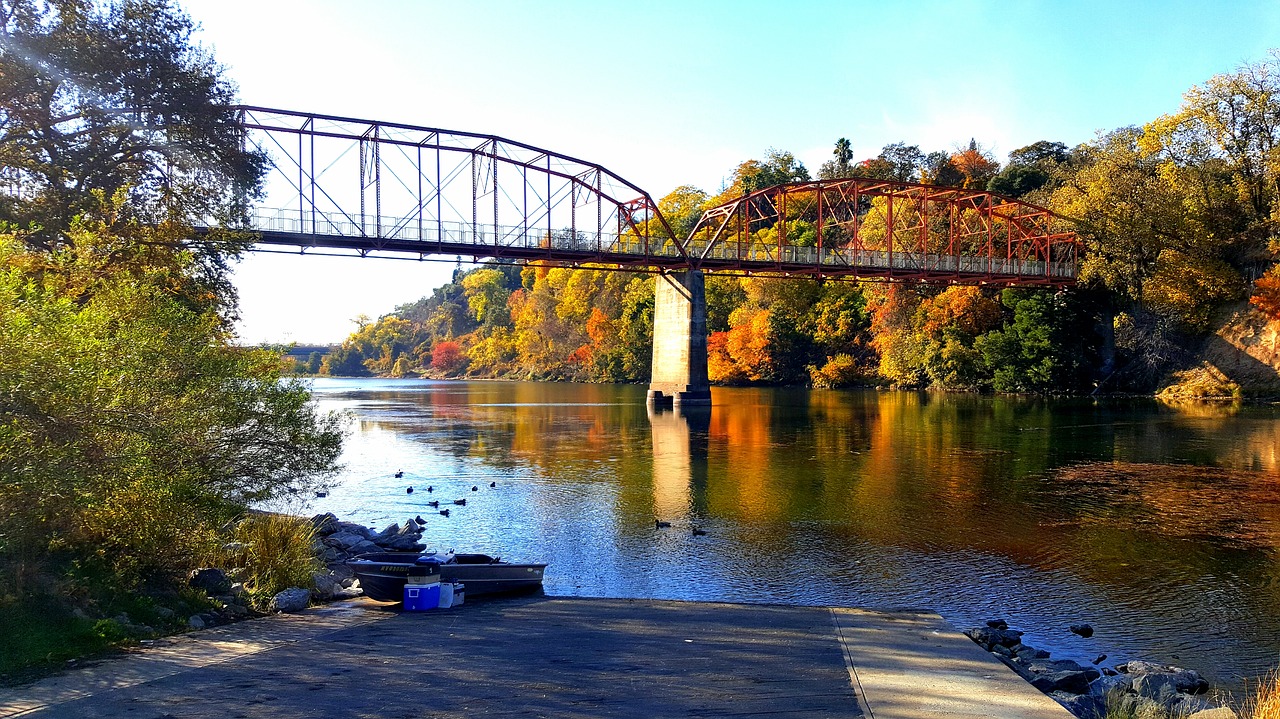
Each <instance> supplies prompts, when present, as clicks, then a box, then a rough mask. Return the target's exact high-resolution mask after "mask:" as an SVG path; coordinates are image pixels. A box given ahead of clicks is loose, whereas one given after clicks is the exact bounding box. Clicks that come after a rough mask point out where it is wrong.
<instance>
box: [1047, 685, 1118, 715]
mask: <svg viewBox="0 0 1280 719" xmlns="http://www.w3.org/2000/svg"><path fill="white" fill-rule="evenodd" d="M1049 696H1051V697H1053V698H1054V699H1055V700H1057V702H1058V703H1059V704H1061V705H1062V706H1063V708H1065V709H1066V710H1067V711H1069V712H1071V713H1072V714H1074V715H1075V716H1076V717H1079V719H1100V717H1103V716H1106V713H1107V707H1106V704H1105V703H1103V702H1102V700H1100V699H1098V698H1097V697H1095V696H1090V695H1088V694H1068V693H1066V692H1057V691H1055V692H1050V693H1049Z"/></svg>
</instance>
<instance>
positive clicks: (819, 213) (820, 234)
mask: <svg viewBox="0 0 1280 719" xmlns="http://www.w3.org/2000/svg"><path fill="white" fill-rule="evenodd" d="M823 194H825V193H824V192H823V189H822V185H818V258H817V265H818V266H819V267H821V266H822V195H823Z"/></svg>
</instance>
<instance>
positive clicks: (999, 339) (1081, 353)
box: [974, 290, 1096, 392]
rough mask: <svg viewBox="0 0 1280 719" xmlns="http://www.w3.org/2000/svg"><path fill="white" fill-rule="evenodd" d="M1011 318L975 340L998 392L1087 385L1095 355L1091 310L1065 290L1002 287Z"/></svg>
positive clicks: (1058, 390)
mask: <svg viewBox="0 0 1280 719" xmlns="http://www.w3.org/2000/svg"><path fill="white" fill-rule="evenodd" d="M1001 302H1002V303H1003V304H1004V306H1005V307H1006V308H1009V309H1010V310H1012V314H1013V317H1012V322H1010V323H1009V324H1007V325H1006V326H1005V327H1004V328H1002V329H999V330H994V331H992V332H988V333H987V334H985V335H983V336H981V337H979V338H978V339H977V341H976V343H975V345H974V347H975V349H976V350H977V352H978V353H980V354H981V355H982V361H983V362H984V363H985V364H986V366H987V367H988V369H989V371H990V372H991V373H992V386H993V387H994V388H995V390H996V391H997V392H1055V391H1056V392H1063V391H1073V390H1080V389H1083V388H1084V387H1085V386H1086V383H1087V380H1088V377H1089V370H1090V368H1091V367H1092V366H1093V361H1092V359H1093V358H1094V357H1095V349H1096V348H1095V346H1094V345H1095V343H1094V342H1093V341H1092V340H1093V337H1094V335H1093V333H1092V332H1091V331H1090V330H1089V324H1090V321H1091V320H1090V313H1089V312H1088V311H1087V310H1086V309H1085V308H1084V307H1082V306H1081V302H1080V298H1078V297H1077V296H1075V295H1073V294H1072V293H1068V292H1047V291H1044V290H1005V291H1004V293H1003V294H1002V295H1001Z"/></svg>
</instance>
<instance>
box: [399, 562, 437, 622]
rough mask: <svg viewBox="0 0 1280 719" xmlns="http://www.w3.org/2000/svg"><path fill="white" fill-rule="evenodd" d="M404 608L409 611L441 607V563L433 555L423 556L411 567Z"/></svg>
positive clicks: (406, 582)
mask: <svg viewBox="0 0 1280 719" xmlns="http://www.w3.org/2000/svg"><path fill="white" fill-rule="evenodd" d="M404 608H405V611H408V612H424V611H427V610H428V609H439V608H440V564H439V563H438V562H437V561H436V560H435V559H434V558H433V557H421V558H419V559H418V561H417V562H416V563H415V566H413V567H412V568H410V569H409V576H408V578H407V580H406V581H405V585H404Z"/></svg>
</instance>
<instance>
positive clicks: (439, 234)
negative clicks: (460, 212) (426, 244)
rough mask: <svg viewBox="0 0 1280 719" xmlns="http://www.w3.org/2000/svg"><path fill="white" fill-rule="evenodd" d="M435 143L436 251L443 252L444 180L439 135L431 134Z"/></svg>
mask: <svg viewBox="0 0 1280 719" xmlns="http://www.w3.org/2000/svg"><path fill="white" fill-rule="evenodd" d="M432 136H433V137H434V138H435V143H436V250H437V251H442V250H444V213H443V212H442V211H441V203H442V202H443V201H444V200H443V197H442V195H444V188H443V187H441V185H443V184H444V178H443V177H441V176H440V133H438V132H436V133H432Z"/></svg>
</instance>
